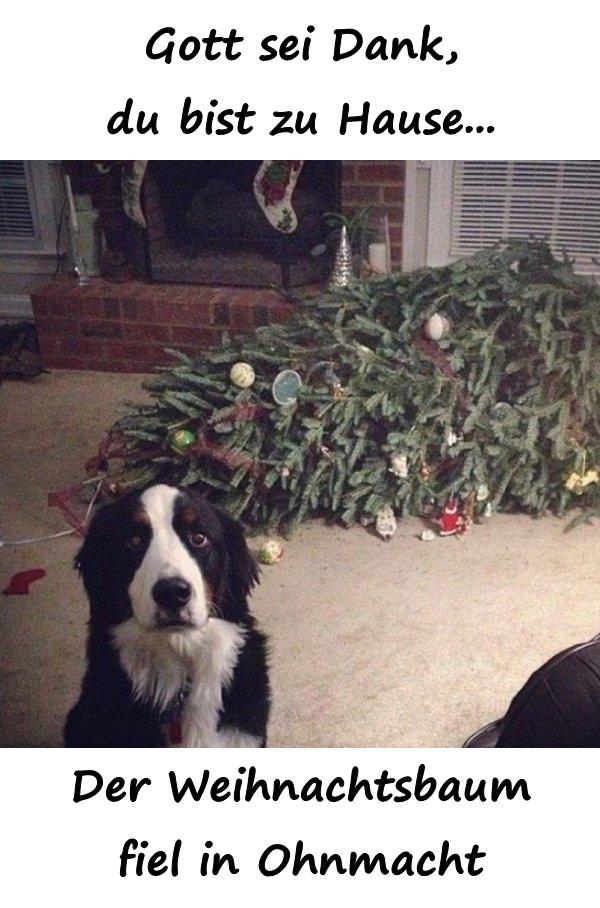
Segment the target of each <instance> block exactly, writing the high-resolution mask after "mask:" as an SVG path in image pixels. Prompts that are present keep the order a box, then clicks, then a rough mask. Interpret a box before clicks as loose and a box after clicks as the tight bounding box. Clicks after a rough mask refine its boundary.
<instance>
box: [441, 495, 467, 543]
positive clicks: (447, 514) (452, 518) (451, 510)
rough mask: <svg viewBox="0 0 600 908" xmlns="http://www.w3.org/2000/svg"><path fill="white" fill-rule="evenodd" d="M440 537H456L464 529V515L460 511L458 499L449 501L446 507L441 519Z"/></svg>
mask: <svg viewBox="0 0 600 908" xmlns="http://www.w3.org/2000/svg"><path fill="white" fill-rule="evenodd" d="M438 522H439V525H440V536H455V535H456V533H460V532H461V530H462V529H463V519H462V514H461V513H460V512H459V510H458V502H457V500H456V498H450V499H448V503H447V504H446V507H445V508H444V510H443V511H442V513H441V515H440V518H439V521H438Z"/></svg>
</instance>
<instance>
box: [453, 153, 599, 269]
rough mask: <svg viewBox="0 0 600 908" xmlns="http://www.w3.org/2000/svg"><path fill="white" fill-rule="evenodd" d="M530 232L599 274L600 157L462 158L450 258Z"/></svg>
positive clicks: (455, 182) (578, 265)
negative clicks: (597, 158)
mask: <svg viewBox="0 0 600 908" xmlns="http://www.w3.org/2000/svg"><path fill="white" fill-rule="evenodd" d="M531 237H536V238H538V239H547V240H548V241H549V243H550V245H551V247H552V249H553V251H554V252H555V253H556V254H561V253H563V252H566V253H567V255H568V256H569V258H571V259H573V260H574V262H575V268H576V270H577V271H579V272H581V273H585V274H593V275H595V276H600V161H457V162H456V163H455V165H454V172H453V186H452V216H451V225H450V254H451V257H452V258H458V257H459V256H462V255H469V254H470V253H473V252H476V251H477V250H478V249H481V248H482V247H484V246H489V245H491V244H492V243H494V242H496V241H497V240H500V239H508V238H517V239H528V238H531Z"/></svg>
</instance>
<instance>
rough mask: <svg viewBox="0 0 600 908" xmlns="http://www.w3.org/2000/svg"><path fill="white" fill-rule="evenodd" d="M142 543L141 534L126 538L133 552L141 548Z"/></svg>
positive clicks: (128, 546)
mask: <svg viewBox="0 0 600 908" xmlns="http://www.w3.org/2000/svg"><path fill="white" fill-rule="evenodd" d="M141 544H142V537H141V536H129V538H128V539H126V540H125V545H126V547H127V548H128V549H129V550H130V551H131V552H134V551H135V550H136V549H139V547H140V546H141Z"/></svg>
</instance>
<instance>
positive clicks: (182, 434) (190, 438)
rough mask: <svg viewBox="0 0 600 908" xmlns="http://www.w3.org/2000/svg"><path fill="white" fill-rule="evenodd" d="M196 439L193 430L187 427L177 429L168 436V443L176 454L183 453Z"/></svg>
mask: <svg viewBox="0 0 600 908" xmlns="http://www.w3.org/2000/svg"><path fill="white" fill-rule="evenodd" d="M195 441H196V435H195V434H194V432H190V430H189V429H177V431H176V432H173V433H172V434H171V435H170V436H169V443H170V445H171V448H172V449H173V451H175V453H176V454H185V452H186V451H187V449H188V448H189V447H190V445H193V444H194V442H195Z"/></svg>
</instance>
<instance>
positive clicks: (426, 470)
mask: <svg viewBox="0 0 600 908" xmlns="http://www.w3.org/2000/svg"><path fill="white" fill-rule="evenodd" d="M419 476H420V477H421V479H422V480H423V482H427V480H428V479H429V477H430V476H431V467H430V466H429V464H428V463H425V461H423V463H422V464H421V466H420V467H419Z"/></svg>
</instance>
